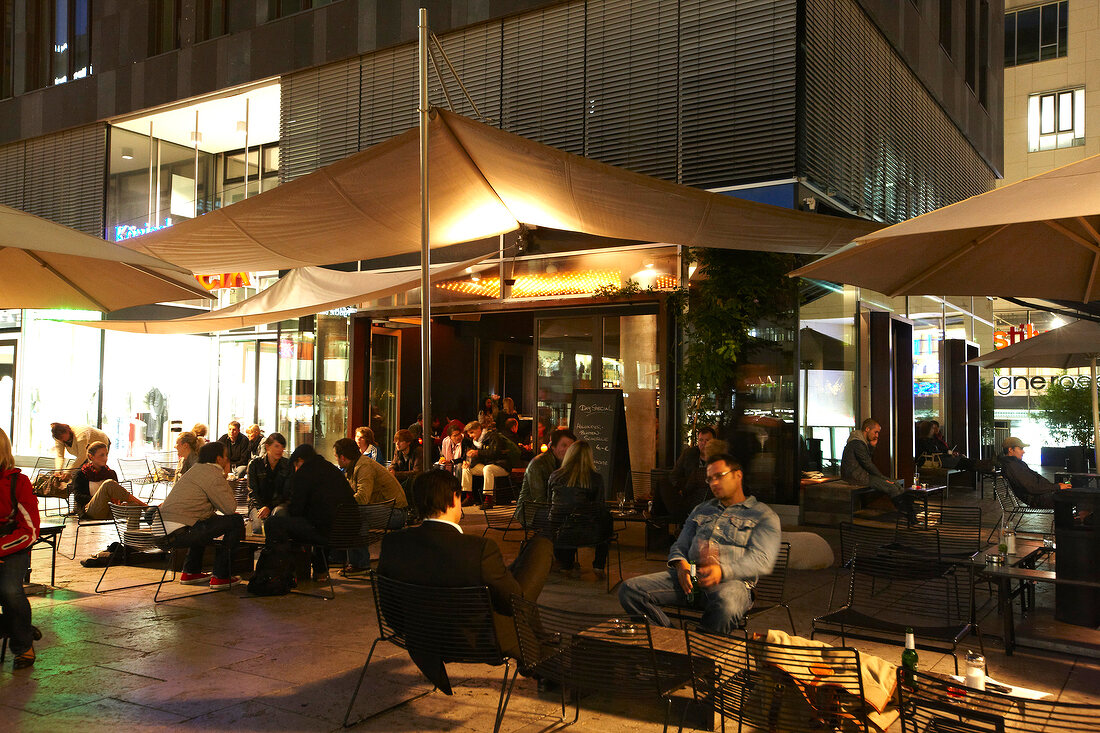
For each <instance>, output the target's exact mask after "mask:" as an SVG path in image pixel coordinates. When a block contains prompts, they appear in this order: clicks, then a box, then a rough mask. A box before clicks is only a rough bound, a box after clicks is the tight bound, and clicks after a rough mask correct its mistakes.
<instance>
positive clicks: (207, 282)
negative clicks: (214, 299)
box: [195, 272, 252, 290]
mask: <svg viewBox="0 0 1100 733" xmlns="http://www.w3.org/2000/svg"><path fill="white" fill-rule="evenodd" d="M195 279H196V280H198V281H199V284H201V285H202V286H203V287H204V288H206V289H207V290H219V289H222V288H243V287H247V286H248V285H251V284H252V281H251V280H250V279H249V278H248V273H247V272H227V273H225V274H222V275H195Z"/></svg>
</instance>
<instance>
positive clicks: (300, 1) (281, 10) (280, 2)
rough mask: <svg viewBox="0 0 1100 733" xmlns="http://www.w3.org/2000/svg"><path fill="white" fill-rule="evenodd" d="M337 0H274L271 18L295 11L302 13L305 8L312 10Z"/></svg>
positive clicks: (291, 13)
mask: <svg viewBox="0 0 1100 733" xmlns="http://www.w3.org/2000/svg"><path fill="white" fill-rule="evenodd" d="M334 1H335V0H273V1H272V3H271V18H270V19H271V20H274V19H275V18H282V17H284V16H287V15H293V14H294V13H300V12H301V11H303V10H310V9H312V8H319V7H321V6H322V5H328V4H329V3H332V2H334Z"/></svg>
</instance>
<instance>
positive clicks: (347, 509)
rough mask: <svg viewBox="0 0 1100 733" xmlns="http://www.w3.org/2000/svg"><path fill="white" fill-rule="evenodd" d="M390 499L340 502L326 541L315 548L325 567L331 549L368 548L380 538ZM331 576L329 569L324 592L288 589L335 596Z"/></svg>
mask: <svg viewBox="0 0 1100 733" xmlns="http://www.w3.org/2000/svg"><path fill="white" fill-rule="evenodd" d="M393 503H394V500H393V499H390V500H388V501H381V502H377V503H374V504H344V505H342V506H340V507H337V509H336V513H335V514H334V515H333V518H332V527H331V529H329V534H328V543H327V544H325V545H318V546H317V547H316V548H315V549H320V551H321V552H322V553H323V554H324V556H325V565H326V567H327V566H328V557H329V555H330V554H331V553H333V552H339V551H341V550H344V551H346V550H356V549H365V550H368V551H369V549H370V548H371V547H372V546H373V545H376V544H378V543H379V542H381V541H382V538H383V537H385V536H386V531H387V530H388V528H389V524H390V517H391V516H392V514H393ZM332 576H333V573H329V574H328V591H329V592H328V595H325V594H324V593H308V592H306V591H303V590H298V589H297V588H295V589H293V590H292V591H291V592H293V593H297V594H298V595H303V596H313V597H314V598H324V599H325V600H326V601H331V600H333V599H335V598H336V586H335V585H334V584H333V581H332Z"/></svg>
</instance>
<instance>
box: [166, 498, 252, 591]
mask: <svg viewBox="0 0 1100 733" xmlns="http://www.w3.org/2000/svg"><path fill="white" fill-rule="evenodd" d="M217 537H221V538H222V541H221V543H220V544H218V545H217V547H215V549H214V577H215V578H220V579H225V578H229V577H230V576H231V575H232V574H233V571H232V567H233V552H234V551H235V550H236V549H237V544H238V543H239V542H240V541H241V539H242V538H243V537H244V517H242V516H241V515H240V514H228V515H222V514H215V515H213V516H210V517H207V518H206V519H202V520H200V521H198V522H195V523H194V524H193V525H191V526H190V527H188V528H187V531H185V532H181V533H180V534H178V535H173V536H172V544H171V546H172V547H189V548H191V549H189V550H188V551H187V559H186V560H184V561H183V572H185V573H188V574H194V573H201V572H202V556H203V552H204V550H205V549H206V546H207V545H212V544H214V540H215V538H217Z"/></svg>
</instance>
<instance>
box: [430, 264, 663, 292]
mask: <svg viewBox="0 0 1100 733" xmlns="http://www.w3.org/2000/svg"><path fill="white" fill-rule="evenodd" d="M622 284H623V278H622V273H621V272H619V271H618V270H604V271H598V270H587V271H583V272H559V273H554V274H545V275H540V274H530V275H519V276H517V277H516V278H515V282H514V283H513V284H512V288H511V295H512V297H513V298H544V297H548V296H555V295H586V294H588V293H595V292H596V291H598V290H600V289H603V288H619V287H621V286H622ZM676 285H677V281H676V278H674V277H672V276H671V275H666V274H664V273H654V276H653V286H654V287H655V288H656V289H658V290H670V289H672V288H675V287H676ZM436 287H437V288H440V289H442V290H451V291H453V292H456V293H461V294H462V295H474V296H478V297H482V298H499V297H500V279H499V278H495V277H491V278H483V277H477V276H474V277H471V278H470V279H469V280H448V281H446V282H442V283H437V284H436Z"/></svg>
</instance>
